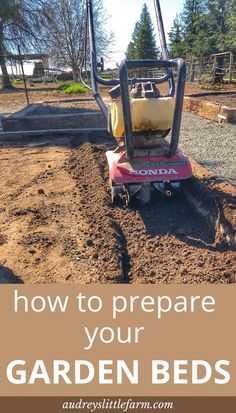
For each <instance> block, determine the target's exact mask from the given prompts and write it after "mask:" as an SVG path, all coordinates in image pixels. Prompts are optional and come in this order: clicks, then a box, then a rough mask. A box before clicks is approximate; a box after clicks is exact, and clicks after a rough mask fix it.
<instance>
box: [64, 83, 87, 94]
mask: <svg viewBox="0 0 236 413" xmlns="http://www.w3.org/2000/svg"><path fill="white" fill-rule="evenodd" d="M57 90H61V91H62V92H65V93H68V94H73V93H87V92H88V89H87V88H86V87H85V86H83V85H81V84H80V83H62V84H61V85H60V86H58V88H57Z"/></svg>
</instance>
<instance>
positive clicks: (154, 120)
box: [110, 96, 175, 140]
mask: <svg viewBox="0 0 236 413" xmlns="http://www.w3.org/2000/svg"><path fill="white" fill-rule="evenodd" d="M174 109H175V99H174V98H172V97H160V98H152V99H150V98H148V99H147V98H142V99H139V98H138V99H137V98H135V99H131V116H132V129H133V131H134V132H146V131H165V130H168V129H171V128H172V124H173V117H174ZM110 112H111V126H112V133H113V135H114V137H115V138H117V139H118V140H119V139H121V138H123V136H124V120H123V109H122V103H121V97H120V96H119V97H118V98H116V100H114V101H113V103H112V104H111V108H110Z"/></svg>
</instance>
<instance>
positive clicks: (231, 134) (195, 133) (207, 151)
mask: <svg viewBox="0 0 236 413" xmlns="http://www.w3.org/2000/svg"><path fill="white" fill-rule="evenodd" d="M235 139H236V125H231V124H218V123H216V122H212V121H210V120H207V119H204V118H201V117H199V116H197V115H194V114H192V113H184V114H183V122H182V134H181V142H180V148H181V150H182V151H183V152H185V153H186V154H187V155H189V156H191V157H192V158H194V159H195V160H196V161H197V162H199V163H200V164H201V165H203V166H205V167H206V168H207V169H209V170H210V171H212V172H214V173H215V174H216V175H217V176H218V177H220V178H222V179H225V180H226V181H228V182H230V183H231V184H232V185H234V186H236V172H235V161H236V155H235Z"/></svg>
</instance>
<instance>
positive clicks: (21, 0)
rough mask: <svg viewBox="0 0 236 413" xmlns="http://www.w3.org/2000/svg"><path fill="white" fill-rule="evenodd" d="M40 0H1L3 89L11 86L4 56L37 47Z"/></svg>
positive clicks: (0, 36) (0, 29) (0, 52)
mask: <svg viewBox="0 0 236 413" xmlns="http://www.w3.org/2000/svg"><path fill="white" fill-rule="evenodd" d="M42 3H43V1H41V0H1V4H0V67H1V71H2V76H3V89H7V88H11V87H12V85H11V81H10V78H9V75H8V72H7V66H6V60H7V58H6V56H7V55H9V54H10V53H11V52H16V51H17V46H21V47H22V50H25V51H26V50H27V51H29V50H33V49H35V47H38V44H37V41H38V38H39V33H40V19H39V16H40V13H41V6H42Z"/></svg>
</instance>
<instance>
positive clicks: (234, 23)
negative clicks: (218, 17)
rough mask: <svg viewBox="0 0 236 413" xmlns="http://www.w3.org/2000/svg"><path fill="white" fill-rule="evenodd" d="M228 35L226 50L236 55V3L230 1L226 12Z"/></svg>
mask: <svg viewBox="0 0 236 413" xmlns="http://www.w3.org/2000/svg"><path fill="white" fill-rule="evenodd" d="M225 21H226V26H227V33H226V36H225V50H229V51H232V52H235V53H236V2H235V1H232V0H231V1H228V3H227V11H226V18H225Z"/></svg>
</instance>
